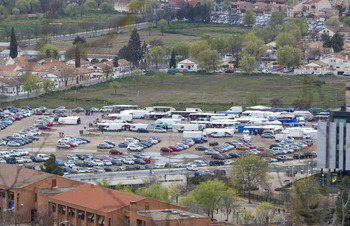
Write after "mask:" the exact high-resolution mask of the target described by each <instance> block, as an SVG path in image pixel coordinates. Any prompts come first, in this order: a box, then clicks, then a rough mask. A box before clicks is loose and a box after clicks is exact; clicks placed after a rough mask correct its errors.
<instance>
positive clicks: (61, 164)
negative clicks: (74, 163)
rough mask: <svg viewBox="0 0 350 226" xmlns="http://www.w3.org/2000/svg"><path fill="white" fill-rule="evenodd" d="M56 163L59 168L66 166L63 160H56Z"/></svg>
mask: <svg viewBox="0 0 350 226" xmlns="http://www.w3.org/2000/svg"><path fill="white" fill-rule="evenodd" d="M55 162H56V164H57V165H59V166H64V162H63V161H62V160H56V161H55Z"/></svg>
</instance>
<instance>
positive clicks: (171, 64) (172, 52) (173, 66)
mask: <svg viewBox="0 0 350 226" xmlns="http://www.w3.org/2000/svg"><path fill="white" fill-rule="evenodd" d="M169 68H170V69H175V68H176V59H175V51H174V49H172V50H171V58H170V62H169Z"/></svg>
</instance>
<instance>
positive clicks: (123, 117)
mask: <svg viewBox="0 0 350 226" xmlns="http://www.w3.org/2000/svg"><path fill="white" fill-rule="evenodd" d="M108 117H109V119H111V120H125V121H127V122H132V115H130V114H109V115H108Z"/></svg>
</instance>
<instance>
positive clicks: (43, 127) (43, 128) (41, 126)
mask: <svg viewBox="0 0 350 226" xmlns="http://www.w3.org/2000/svg"><path fill="white" fill-rule="evenodd" d="M38 129H42V130H45V129H51V128H50V127H49V126H44V125H39V126H38Z"/></svg>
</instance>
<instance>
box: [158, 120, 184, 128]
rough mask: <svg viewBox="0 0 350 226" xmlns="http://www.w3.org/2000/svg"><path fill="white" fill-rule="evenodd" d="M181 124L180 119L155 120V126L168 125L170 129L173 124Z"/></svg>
mask: <svg viewBox="0 0 350 226" xmlns="http://www.w3.org/2000/svg"><path fill="white" fill-rule="evenodd" d="M179 122H181V119H173V118H161V119H157V120H156V124H168V128H172V125H173V124H176V123H179Z"/></svg>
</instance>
